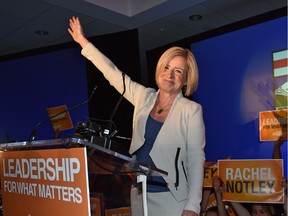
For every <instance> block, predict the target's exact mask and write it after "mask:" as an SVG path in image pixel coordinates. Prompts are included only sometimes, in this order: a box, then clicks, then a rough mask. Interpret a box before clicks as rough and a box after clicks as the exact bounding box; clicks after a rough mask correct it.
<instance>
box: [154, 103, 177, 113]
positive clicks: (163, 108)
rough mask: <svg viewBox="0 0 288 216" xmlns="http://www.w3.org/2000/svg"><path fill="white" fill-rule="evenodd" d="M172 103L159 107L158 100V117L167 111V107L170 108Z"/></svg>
mask: <svg viewBox="0 0 288 216" xmlns="http://www.w3.org/2000/svg"><path fill="white" fill-rule="evenodd" d="M172 103H173V102H172ZM172 103H169V104H168V105H167V106H165V107H160V105H159V100H158V106H159V107H160V109H158V111H157V114H159V115H160V114H161V113H162V112H163V111H164V110H166V109H168V108H169V106H171V104H172Z"/></svg>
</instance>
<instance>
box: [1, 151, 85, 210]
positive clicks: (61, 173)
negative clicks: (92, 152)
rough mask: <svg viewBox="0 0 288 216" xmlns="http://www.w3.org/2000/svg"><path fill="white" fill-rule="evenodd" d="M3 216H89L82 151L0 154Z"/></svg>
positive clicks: (12, 152) (83, 153)
mask: <svg viewBox="0 0 288 216" xmlns="http://www.w3.org/2000/svg"><path fill="white" fill-rule="evenodd" d="M0 158H1V162H0V166H1V169H0V171H1V190H2V204H3V213H4V215H5V216H15V215H26V216H28V215H29V216H36V215H41V216H46V215H47V216H48V215H49V216H50V215H62V216H65V215H67V216H71V215H90V201H89V190H88V178H87V176H88V175H87V166H86V164H87V158H86V148H71V149H49V150H30V151H26V150H25V151H11V152H1V154H0Z"/></svg>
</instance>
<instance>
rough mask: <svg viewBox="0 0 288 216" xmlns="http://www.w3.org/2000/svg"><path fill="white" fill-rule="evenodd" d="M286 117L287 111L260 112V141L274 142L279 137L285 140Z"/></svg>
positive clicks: (287, 119)
mask: <svg viewBox="0 0 288 216" xmlns="http://www.w3.org/2000/svg"><path fill="white" fill-rule="evenodd" d="M287 117H288V110H287V109H283V110H272V111H263V112H260V113H259V129H260V140H261V141H276V140H278V139H279V137H280V136H282V137H286V138H287V121H288V118H287Z"/></svg>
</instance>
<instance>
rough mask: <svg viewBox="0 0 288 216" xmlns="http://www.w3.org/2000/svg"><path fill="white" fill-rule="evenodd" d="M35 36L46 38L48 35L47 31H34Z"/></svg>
mask: <svg viewBox="0 0 288 216" xmlns="http://www.w3.org/2000/svg"><path fill="white" fill-rule="evenodd" d="M35 34H37V35H40V36H46V35H48V31H45V30H36V31H35Z"/></svg>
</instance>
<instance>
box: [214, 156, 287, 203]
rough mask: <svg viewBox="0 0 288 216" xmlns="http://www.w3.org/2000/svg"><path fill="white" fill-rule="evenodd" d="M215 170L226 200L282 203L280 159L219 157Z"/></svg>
mask: <svg viewBox="0 0 288 216" xmlns="http://www.w3.org/2000/svg"><path fill="white" fill-rule="evenodd" d="M218 172H219V176H220V178H221V179H222V181H223V182H224V186H225V190H226V191H225V192H224V193H223V200H225V201H236V202H262V203H283V199H284V190H283V188H282V187H281V179H282V176H283V160H282V159H270V160H268V159H267V160H219V161H218Z"/></svg>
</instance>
